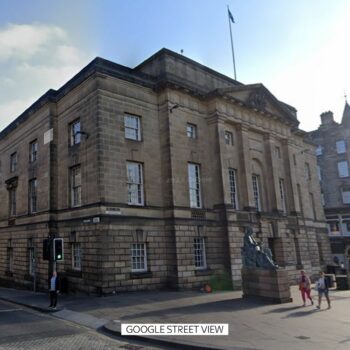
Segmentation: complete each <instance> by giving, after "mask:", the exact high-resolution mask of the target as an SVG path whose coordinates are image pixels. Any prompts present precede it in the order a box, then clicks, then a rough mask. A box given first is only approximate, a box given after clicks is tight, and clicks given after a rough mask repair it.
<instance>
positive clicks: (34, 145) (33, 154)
mask: <svg viewBox="0 0 350 350" xmlns="http://www.w3.org/2000/svg"><path fill="white" fill-rule="evenodd" d="M37 158H38V141H37V140H34V141H32V142H31V143H30V144H29V163H34V162H35V161H36V160H37Z"/></svg>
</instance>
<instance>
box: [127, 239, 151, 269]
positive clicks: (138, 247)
mask: <svg viewBox="0 0 350 350" xmlns="http://www.w3.org/2000/svg"><path fill="white" fill-rule="evenodd" d="M131 271H132V272H145V271H147V246H146V243H133V244H132V245H131Z"/></svg>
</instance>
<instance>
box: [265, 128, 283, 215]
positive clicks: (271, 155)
mask: <svg viewBox="0 0 350 350" xmlns="http://www.w3.org/2000/svg"><path fill="white" fill-rule="evenodd" d="M264 143H265V154H266V156H265V159H266V164H265V169H266V173H265V174H264V177H265V178H266V184H267V188H266V190H267V198H268V206H269V208H268V211H270V210H272V211H275V212H276V211H280V210H282V203H281V199H280V196H279V178H278V160H277V159H276V154H275V142H274V139H273V137H272V135H271V134H264Z"/></svg>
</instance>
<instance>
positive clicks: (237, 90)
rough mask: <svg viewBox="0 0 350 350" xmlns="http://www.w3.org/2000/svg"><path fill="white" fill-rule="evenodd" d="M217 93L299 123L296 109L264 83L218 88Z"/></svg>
mask: <svg viewBox="0 0 350 350" xmlns="http://www.w3.org/2000/svg"><path fill="white" fill-rule="evenodd" d="M211 95H213V94H211ZM215 95H220V96H223V97H226V98H229V99H230V98H231V99H233V100H235V101H237V102H239V103H242V104H243V105H244V106H246V107H248V108H252V109H254V110H257V111H260V112H263V113H267V114H271V115H274V116H277V117H280V118H282V119H285V120H286V121H289V122H293V123H296V124H299V122H298V119H297V116H296V109H295V108H293V107H292V106H289V105H287V104H285V103H283V102H281V101H279V100H277V98H276V97H275V96H274V95H273V94H272V93H271V92H270V91H269V90H268V89H267V88H266V87H265V86H264V85H262V84H253V85H241V86H234V87H230V88H223V89H217V90H216V91H215Z"/></svg>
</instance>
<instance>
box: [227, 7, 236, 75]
mask: <svg viewBox="0 0 350 350" xmlns="http://www.w3.org/2000/svg"><path fill="white" fill-rule="evenodd" d="M227 15H228V24H229V26H230V37H231V50H232V62H233V72H234V76H235V80H237V78H236V62H235V51H234V49H233V39H232V29H231V19H230V9H229V7H228V5H227Z"/></svg>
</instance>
